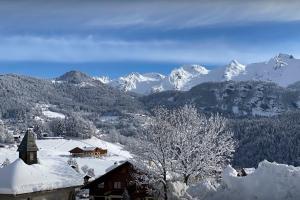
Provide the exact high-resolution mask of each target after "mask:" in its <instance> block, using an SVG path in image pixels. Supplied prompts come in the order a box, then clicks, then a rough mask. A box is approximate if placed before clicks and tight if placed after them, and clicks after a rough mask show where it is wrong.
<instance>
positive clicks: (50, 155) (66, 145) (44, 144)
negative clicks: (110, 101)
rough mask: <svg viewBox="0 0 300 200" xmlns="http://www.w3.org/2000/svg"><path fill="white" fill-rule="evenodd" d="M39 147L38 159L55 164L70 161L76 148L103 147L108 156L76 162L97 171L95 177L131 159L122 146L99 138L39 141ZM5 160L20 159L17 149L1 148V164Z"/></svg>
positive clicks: (80, 165) (78, 159)
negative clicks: (72, 151) (117, 163)
mask: <svg viewBox="0 0 300 200" xmlns="http://www.w3.org/2000/svg"><path fill="white" fill-rule="evenodd" d="M36 143H37V146H38V148H39V151H38V158H39V160H40V162H41V163H43V162H45V161H46V163H47V162H49V160H50V161H53V162H58V163H59V162H65V163H66V162H67V160H68V159H69V156H70V153H69V151H70V150H71V149H73V148H75V147H81V148H83V147H101V148H104V149H107V150H108V155H107V156H103V157H101V158H92V157H91V158H88V157H87V158H76V161H77V163H78V165H79V168H81V167H82V166H84V165H87V166H88V167H89V168H93V169H94V170H95V175H96V176H100V175H102V174H104V173H105V170H106V169H107V168H109V167H110V166H112V165H113V164H114V163H115V162H119V161H123V160H127V159H129V158H131V155H130V153H129V152H128V151H125V150H123V148H122V146H120V145H117V144H112V143H109V142H105V141H103V140H100V139H98V138H95V137H93V138H91V139H86V140H75V139H72V140H71V139H70V140H67V139H48V140H37V141H36ZM5 158H8V159H9V160H10V161H11V162H13V161H14V160H16V159H17V158H18V152H17V147H16V146H15V147H10V148H0V163H2V162H3V161H4V160H5Z"/></svg>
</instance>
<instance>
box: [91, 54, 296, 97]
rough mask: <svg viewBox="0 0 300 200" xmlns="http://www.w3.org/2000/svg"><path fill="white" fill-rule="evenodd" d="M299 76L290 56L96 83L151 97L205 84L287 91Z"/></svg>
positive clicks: (130, 75) (193, 66)
mask: <svg viewBox="0 0 300 200" xmlns="http://www.w3.org/2000/svg"><path fill="white" fill-rule="evenodd" d="M299 75H300V59H296V58H294V56H292V55H288V54H278V55H276V56H275V57H273V58H271V59H269V60H268V61H265V62H258V63H252V64H247V65H244V64H241V63H239V62H238V61H237V60H232V61H231V62H230V63H229V64H228V65H226V66H223V67H218V68H214V69H211V70H209V69H207V68H206V67H205V66H201V65H184V66H181V67H179V68H176V69H174V70H173V71H171V73H170V74H169V75H162V74H160V73H146V74H140V73H131V74H129V75H127V76H123V77H119V78H117V79H112V80H111V79H110V78H109V77H97V78H95V79H97V80H100V81H101V82H102V83H104V84H108V85H111V86H113V87H115V88H118V89H120V90H122V91H125V92H134V93H137V94H142V95H148V94H152V93H157V92H162V91H167V90H177V91H188V90H190V89H191V88H193V87H194V86H196V85H199V84H201V83H205V82H224V81H264V82H273V83H276V84H278V85H279V86H282V87H287V86H288V85H290V84H293V83H295V82H297V81H300V76H299Z"/></svg>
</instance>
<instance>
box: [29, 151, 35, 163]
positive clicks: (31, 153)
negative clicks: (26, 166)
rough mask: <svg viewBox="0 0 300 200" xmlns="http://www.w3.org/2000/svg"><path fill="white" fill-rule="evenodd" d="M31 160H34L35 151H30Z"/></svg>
mask: <svg viewBox="0 0 300 200" xmlns="http://www.w3.org/2000/svg"><path fill="white" fill-rule="evenodd" d="M29 160H30V161H33V160H34V153H33V152H30V153H29Z"/></svg>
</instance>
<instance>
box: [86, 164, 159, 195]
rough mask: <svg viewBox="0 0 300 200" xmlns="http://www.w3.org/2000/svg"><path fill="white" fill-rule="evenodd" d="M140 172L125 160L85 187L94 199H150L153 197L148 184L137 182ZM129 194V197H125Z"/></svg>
mask: <svg viewBox="0 0 300 200" xmlns="http://www.w3.org/2000/svg"><path fill="white" fill-rule="evenodd" d="M136 174H139V172H138V171H137V170H136V169H135V167H134V166H133V165H132V164H131V163H130V162H124V163H122V164H120V165H116V166H114V167H113V168H112V169H111V170H110V171H108V172H107V173H106V174H104V175H102V176H100V177H99V178H96V179H95V180H94V181H92V182H90V183H87V184H86V185H85V186H84V187H83V189H88V190H89V194H90V198H91V199H93V200H118V199H120V200H121V199H127V198H128V197H129V199H134V200H150V199H153V198H152V197H151V195H150V194H149V193H148V190H147V188H149V187H148V186H145V185H144V186H140V185H138V184H136V181H135V179H136V177H134V176H135V175H136ZM125 196H127V198H125Z"/></svg>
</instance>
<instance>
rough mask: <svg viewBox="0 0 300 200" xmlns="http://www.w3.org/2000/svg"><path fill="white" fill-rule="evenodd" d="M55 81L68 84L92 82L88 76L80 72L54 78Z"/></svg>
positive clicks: (70, 72)
mask: <svg viewBox="0 0 300 200" xmlns="http://www.w3.org/2000/svg"><path fill="white" fill-rule="evenodd" d="M56 80H57V81H66V82H69V83H74V84H79V83H82V82H88V81H90V80H92V78H91V77H90V76H88V75H87V74H85V73H83V72H80V71H69V72H67V73H65V74H63V75H62V76H60V77H58V78H56Z"/></svg>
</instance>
